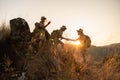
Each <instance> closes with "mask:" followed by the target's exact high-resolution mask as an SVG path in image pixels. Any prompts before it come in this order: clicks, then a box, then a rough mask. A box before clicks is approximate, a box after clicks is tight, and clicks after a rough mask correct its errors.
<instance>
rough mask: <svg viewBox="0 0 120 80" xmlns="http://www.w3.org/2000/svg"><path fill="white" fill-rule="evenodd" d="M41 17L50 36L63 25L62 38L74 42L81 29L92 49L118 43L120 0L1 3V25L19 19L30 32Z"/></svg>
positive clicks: (0, 0) (13, 0)
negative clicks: (70, 39) (27, 26)
mask: <svg viewBox="0 0 120 80" xmlns="http://www.w3.org/2000/svg"><path fill="white" fill-rule="evenodd" d="M41 16H46V17H47V21H51V24H50V25H49V26H48V27H47V30H48V31H49V33H51V32H52V31H53V30H55V29H59V28H60V27H61V26H62V25H66V26H67V30H66V31H65V32H64V34H63V36H64V37H68V38H73V39H75V38H77V37H78V35H77V31H76V30H78V29H79V28H82V29H83V30H84V33H85V34H86V35H89V36H90V37H91V40H92V44H93V45H96V46H103V45H109V44H113V43H120V35H119V34H120V31H119V30H120V0H0V24H1V23H2V22H6V23H7V24H9V20H10V19H13V18H17V17H22V18H24V19H25V20H26V21H27V22H28V24H29V26H30V30H31V32H32V31H33V29H34V27H35V26H34V23H35V22H39V21H40V18H41Z"/></svg>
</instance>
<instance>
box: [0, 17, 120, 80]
mask: <svg viewBox="0 0 120 80" xmlns="http://www.w3.org/2000/svg"><path fill="white" fill-rule="evenodd" d="M2 27H4V28H1V30H0V33H1V34H0V80H120V67H119V66H120V43H118V44H112V45H108V46H102V47H96V46H92V47H90V48H89V49H88V50H87V56H86V59H87V62H86V63H84V62H83V61H82V57H81V53H80V48H79V47H77V46H74V45H71V44H65V45H64V47H62V46H60V45H58V47H57V49H56V50H55V49H54V48H53V46H52V45H51V42H50V41H49V37H48V40H47V42H46V43H45V44H44V46H43V45H42V46H40V47H38V46H35V45H37V44H35V45H34V46H33V44H32V33H31V32H30V29H29V25H28V23H27V21H25V20H24V19H22V18H15V19H12V20H10V30H9V29H6V28H5V26H2Z"/></svg>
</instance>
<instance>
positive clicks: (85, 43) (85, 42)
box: [75, 29, 91, 62]
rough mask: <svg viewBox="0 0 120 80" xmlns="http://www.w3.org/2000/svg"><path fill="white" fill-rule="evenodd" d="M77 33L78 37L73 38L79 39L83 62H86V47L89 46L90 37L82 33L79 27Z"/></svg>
mask: <svg viewBox="0 0 120 80" xmlns="http://www.w3.org/2000/svg"><path fill="white" fill-rule="evenodd" d="M77 33H78V35H79V37H78V38H77V39H76V40H75V41H77V40H79V41H80V43H81V45H80V53H81V54H82V57H83V62H86V59H85V57H86V50H87V48H89V47H90V46H91V39H90V37H89V36H88V35H85V34H84V33H83V29H79V30H77Z"/></svg>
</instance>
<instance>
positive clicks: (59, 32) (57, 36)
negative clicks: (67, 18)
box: [51, 25, 69, 50]
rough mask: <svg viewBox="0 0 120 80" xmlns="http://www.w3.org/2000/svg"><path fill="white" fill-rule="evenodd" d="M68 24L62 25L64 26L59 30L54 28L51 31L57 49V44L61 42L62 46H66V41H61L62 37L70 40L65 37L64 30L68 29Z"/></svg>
mask: <svg viewBox="0 0 120 80" xmlns="http://www.w3.org/2000/svg"><path fill="white" fill-rule="evenodd" d="M66 29H67V28H66V26H65V25H62V27H61V28H60V29H59V30H54V31H53V32H52V33H51V38H52V40H53V46H54V48H55V50H56V49H57V45H58V44H61V46H62V47H63V46H64V43H63V42H62V41H61V40H62V39H66V40H69V39H68V38H65V37H63V36H62V35H63V32H64V31H65V30H66Z"/></svg>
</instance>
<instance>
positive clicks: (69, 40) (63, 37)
mask: <svg viewBox="0 0 120 80" xmlns="http://www.w3.org/2000/svg"><path fill="white" fill-rule="evenodd" d="M61 39H65V40H69V41H76V40H75V39H69V38H65V37H61Z"/></svg>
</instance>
